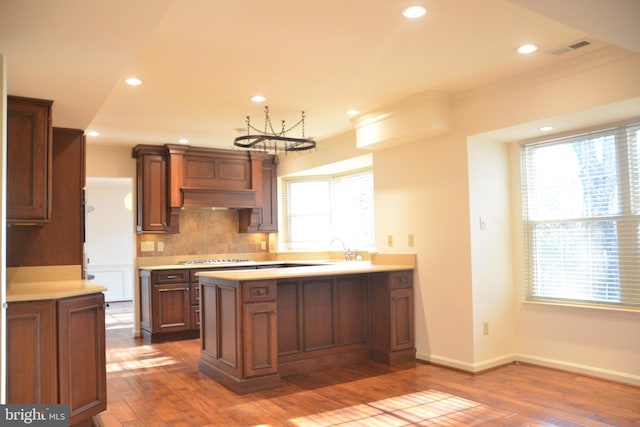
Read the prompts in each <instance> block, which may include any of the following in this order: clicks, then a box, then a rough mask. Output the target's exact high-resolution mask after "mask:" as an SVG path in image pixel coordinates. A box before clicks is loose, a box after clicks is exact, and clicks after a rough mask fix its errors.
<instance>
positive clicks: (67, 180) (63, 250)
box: [7, 127, 85, 267]
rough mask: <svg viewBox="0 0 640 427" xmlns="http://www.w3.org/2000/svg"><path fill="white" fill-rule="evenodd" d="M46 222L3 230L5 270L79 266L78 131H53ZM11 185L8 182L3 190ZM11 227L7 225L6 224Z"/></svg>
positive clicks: (81, 173) (81, 172) (81, 154)
mask: <svg viewBox="0 0 640 427" xmlns="http://www.w3.org/2000/svg"><path fill="white" fill-rule="evenodd" d="M51 157H52V162H51V168H50V170H51V185H52V186H51V188H52V190H51V192H50V194H49V197H50V198H51V205H52V208H51V216H50V219H49V221H46V222H44V221H41V222H22V221H21V222H18V223H16V222H14V223H13V224H14V225H15V224H37V225H38V226H37V227H19V226H17V225H16V226H13V227H11V226H10V227H7V247H10V248H11V250H10V251H8V252H7V266H8V267H27V266H44V265H82V263H83V243H84V205H83V188H84V186H85V137H84V131H83V130H81V129H68V128H57V127H54V128H53V144H52V148H51ZM14 184H15V181H12V178H9V182H8V183H7V187H9V188H11V187H13V185H14ZM9 225H11V223H9Z"/></svg>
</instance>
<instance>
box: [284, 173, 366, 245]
mask: <svg viewBox="0 0 640 427" xmlns="http://www.w3.org/2000/svg"><path fill="white" fill-rule="evenodd" d="M362 174H368V175H370V176H371V179H372V181H373V179H374V176H373V167H372V166H368V167H364V168H359V169H354V170H349V171H344V172H340V173H334V174H322V175H303V176H289V177H283V178H282V180H281V188H282V192H281V193H282V199H281V206H282V212H283V215H282V222H281V225H282V227H281V229H282V233H281V237H280V244H281V246H282V247H283V249H284V250H285V251H293V252H296V251H313V250H318V249H321V250H326V249H330V243H331V241H332V240H333V239H342V240H344V243H345V245H348V246H350V247H351V249H354V250H358V251H372V250H375V213H374V208H375V206H374V197H375V196H374V195H375V190H374V189H373V182H372V190H371V213H372V218H371V221H372V224H371V238H370V240H371V242H370V245H369V246H366V247H363V246H361V245H356V246H354V245H353V242H350V241H349V240H348V239H347V238H346V237H345V236H340V235H335V236H334V235H333V233H334V229H335V227H334V223H335V219H334V217H335V209H333V208H332V207H330V209H329V229H330V231H329V233H330V234H331V235H328V236H326V237H327V238H326V239H324V240H326V242H324V240H323V241H322V242H319V241H312V243H311V244H310V245H308V246H306V247H305V246H298V247H296V246H297V244H298V242H302V241H293V240H291V215H290V201H289V198H290V194H289V193H290V190H289V185H290V183H299V182H318V181H321V182H327V183H328V186H329V203H330V206H332V205H333V199H334V195H333V194H332V193H333V191H334V185H335V182H336V181H338V180H341V179H345V178H348V177H350V176H357V175H362Z"/></svg>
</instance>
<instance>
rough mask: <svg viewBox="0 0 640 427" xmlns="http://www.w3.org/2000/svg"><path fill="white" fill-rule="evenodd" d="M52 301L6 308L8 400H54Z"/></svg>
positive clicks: (54, 347) (10, 304) (54, 339)
mask: <svg viewBox="0 0 640 427" xmlns="http://www.w3.org/2000/svg"><path fill="white" fill-rule="evenodd" d="M55 330H56V305H55V301H53V300H47V301H33V302H31V301H28V302H12V303H9V306H8V308H7V372H8V381H7V402H9V403H55V402H57V401H58V369H57V361H58V355H57V342H56V334H55Z"/></svg>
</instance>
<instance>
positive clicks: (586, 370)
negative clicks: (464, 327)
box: [416, 353, 640, 386]
mask: <svg viewBox="0 0 640 427" xmlns="http://www.w3.org/2000/svg"><path fill="white" fill-rule="evenodd" d="M416 358H417V359H418V360H421V361H425V362H430V363H433V364H436V365H441V366H445V367H448V368H453V369H458V370H461V371H465V372H469V373H472V374H476V373H482V372H483V371H485V370H487V369H491V368H495V367H498V366H502V365H507V364H509V363H513V362H522V363H530V364H532V365H538V366H544V367H547V368H554V369H558V370H561V371H565V372H573V373H576V374H581V375H587V376H590V377H594V378H600V379H604V380H609V381H616V382H619V383H624V384H629V385H633V386H640V375H634V374H629V373H625V372H618V371H613V370H610V369H603V368H597V367H594V366H587V365H581V364H578V363H571V362H565V361H561V360H554V359H547V358H544V357H537V356H528V355H525V354H517V353H512V354H507V355H504V356H500V357H495V358H493V359H488V360H484V361H481V362H477V363H469V362H464V361H462V360H456V359H451V358H448V357H442V356H434V355H428V354H424V353H417V354H416Z"/></svg>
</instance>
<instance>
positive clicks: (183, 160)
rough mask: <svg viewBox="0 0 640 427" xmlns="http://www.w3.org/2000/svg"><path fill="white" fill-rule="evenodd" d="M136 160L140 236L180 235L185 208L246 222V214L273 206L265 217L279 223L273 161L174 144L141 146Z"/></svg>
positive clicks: (252, 154) (246, 153)
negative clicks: (230, 212)
mask: <svg viewBox="0 0 640 427" xmlns="http://www.w3.org/2000/svg"><path fill="white" fill-rule="evenodd" d="M132 155H133V157H134V158H135V159H136V164H137V193H138V194H137V201H138V203H137V218H138V224H137V231H138V233H178V232H179V231H180V227H179V215H180V209H181V208H205V207H206V208H234V209H239V210H240V212H241V214H240V215H241V221H242V212H243V211H249V212H253V211H256V212H258V213H260V214H261V212H262V210H263V209H264V207H265V206H266V205H268V208H267V209H266V213H265V215H266V216H267V217H268V218H273V217H275V210H274V209H275V208H274V206H275V203H276V200H275V191H276V190H275V189H276V181H275V179H276V175H275V158H274V156H270V155H267V154H264V153H258V152H249V151H236V150H219V149H209V148H192V147H189V146H186V145H173V144H167V145H163V146H154V145H138V146H136V147H134V149H133V152H132ZM265 177H266V178H265ZM265 180H267V181H265ZM269 221H272V220H271V219H270V220H269ZM241 228H242V225H241ZM241 231H242V230H241ZM244 231H258V230H244ZM260 231H275V229H273V230H271V229H270V230H266V229H264V230H260Z"/></svg>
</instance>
